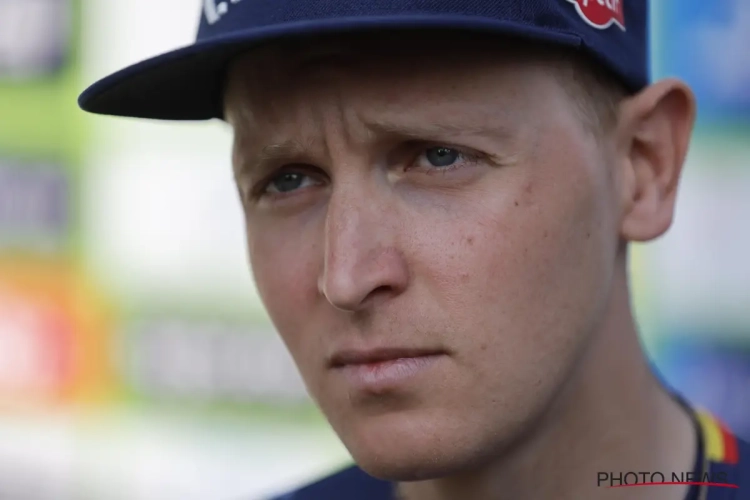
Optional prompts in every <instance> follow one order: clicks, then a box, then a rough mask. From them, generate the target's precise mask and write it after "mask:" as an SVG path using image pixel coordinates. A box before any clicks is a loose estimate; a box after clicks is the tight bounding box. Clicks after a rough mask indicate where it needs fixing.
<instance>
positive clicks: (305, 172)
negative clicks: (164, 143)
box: [228, 50, 618, 480]
mask: <svg viewBox="0 0 750 500" xmlns="http://www.w3.org/2000/svg"><path fill="white" fill-rule="evenodd" d="M315 61H316V62H315V63H311V62H306V60H302V59H300V60H297V59H295V57H292V56H288V57H286V58H285V59H283V60H274V61H270V60H266V59H263V57H261V56H255V57H252V58H248V59H245V60H243V61H242V62H240V63H239V64H238V65H237V66H236V67H235V69H234V71H233V72H232V74H231V78H230V85H229V91H228V92H229V96H230V97H229V100H228V102H229V103H230V104H229V111H230V112H229V117H230V118H229V121H230V122H231V123H232V125H233V127H234V129H235V134H236V136H235V149H234V165H235V169H236V176H237V183H238V188H239V191H240V193H241V196H242V203H243V206H244V211H245V217H246V222H247V237H248V244H249V254H250V261H251V264H252V269H253V272H254V275H255V279H256V283H257V286H258V289H259V292H260V295H261V297H262V299H263V301H264V303H265V305H266V307H267V309H268V312H269V314H270V317H271V319H272V320H273V322H274V325H275V327H276V328H277V329H278V332H279V333H280V335H281V336H282V338H283V340H284V342H285V344H286V345H287V347H288V349H289V351H290V352H291V354H292V356H293V358H294V360H295V362H296V364H297V366H298V367H299V370H300V372H301V374H302V377H303V378H304V380H305V383H306V385H307V387H308V390H309V392H310V394H311V395H312V397H313V398H314V399H315V401H316V402H317V403H318V404H319V405H320V408H321V409H322V411H323V412H324V413H325V415H326V416H327V418H328V419H329V421H330V423H331V425H332V426H333V428H334V430H335V431H336V432H337V433H338V435H339V436H340V438H341V439H342V441H343V443H344V444H345V446H346V447H347V448H348V449H349V451H350V452H351V453H352V456H353V457H354V459H355V460H356V461H357V462H358V463H359V465H360V466H362V467H363V468H364V469H365V470H367V471H368V472H370V473H371V474H374V475H377V476H380V477H387V478H390V479H399V480H405V479H418V478H425V477H430V476H434V475H439V474H447V473H450V472H454V471H457V470H461V469H462V468H465V467H467V466H469V465H470V464H476V463H478V462H479V461H481V460H483V459H485V458H488V457H489V455H490V454H491V453H495V452H496V451H497V450H502V449H503V448H504V447H507V446H508V445H509V444H510V443H511V441H512V440H513V439H514V438H516V437H517V436H518V435H519V434H520V433H522V432H523V430H524V429H525V426H526V425H528V423H529V422H533V421H534V419H535V418H537V417H538V416H539V415H540V414H541V413H542V412H543V411H544V409H545V408H546V407H547V406H548V405H549V404H550V402H551V401H552V399H553V398H554V396H555V395H556V394H557V393H558V392H559V391H560V389H561V388H562V386H563V383H564V382H565V380H566V378H567V377H568V376H569V374H570V372H571V370H572V367H573V365H574V363H575V361H576V359H577V358H578V357H579V355H580V354H581V352H582V350H583V349H584V347H585V346H586V344H587V342H588V337H589V336H590V333H591V332H592V330H594V329H595V328H596V326H597V322H598V321H599V320H600V319H601V316H602V315H603V310H604V308H605V307H606V303H607V300H608V296H609V289H610V285H611V281H612V275H613V269H614V263H615V259H616V256H617V247H618V231H617V221H616V210H615V208H616V207H615V202H614V201H613V199H614V198H616V196H615V195H614V194H613V193H614V186H613V182H612V178H611V177H612V176H611V173H610V172H611V170H610V169H609V168H608V165H607V161H608V159H607V158H608V151H609V149H610V147H609V145H608V144H607V143H606V141H604V140H603V139H601V138H597V137H595V136H594V135H593V134H591V133H590V132H589V131H587V129H586V127H585V126H584V125H583V122H582V119H581V118H580V113H579V112H578V111H577V108H576V105H575V103H574V102H573V101H572V99H571V97H570V96H569V94H568V93H567V92H566V91H565V90H564V89H563V87H562V86H561V85H560V83H559V79H558V78H557V77H555V76H554V72H553V70H552V68H551V66H550V63H549V62H545V61H543V60H541V59H538V60H537V59H535V58H531V59H529V58H526V59H525V60H520V59H513V58H510V57H504V56H502V55H499V54H497V53H496V52H493V53H492V54H484V53H480V52H475V53H471V52H458V53H452V52H447V53H446V52H444V51H442V50H436V51H435V52H430V51H421V50H420V51H414V53H409V54H405V55H403V56H399V57H398V58H389V57H373V58H363V57H355V58H354V59H351V60H350V59H349V58H347V57H342V58H338V57H333V56H332V57H330V58H325V57H322V58H321V59H318V60H315ZM271 68H272V69H273V71H269V69H271ZM380 348H393V349H408V350H414V353H433V354H434V355H433V356H430V357H426V358H420V359H418V360H413V362H407V363H401V364H398V363H397V364H395V365H393V364H391V365H374V364H371V365H365V366H358V367H357V366H354V365H348V366H340V365H341V364H342V363H345V362H346V361H347V359H348V361H349V362H354V361H355V359H354V358H346V356H343V357H342V356H341V353H342V352H347V351H349V352H352V351H353V352H359V353H365V354H367V353H372V351H373V350H377V349H380ZM360 361H362V359H360Z"/></svg>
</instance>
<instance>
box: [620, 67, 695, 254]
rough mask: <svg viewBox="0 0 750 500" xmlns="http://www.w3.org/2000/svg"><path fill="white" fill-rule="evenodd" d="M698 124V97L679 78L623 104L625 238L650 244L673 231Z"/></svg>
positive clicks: (653, 87) (621, 136)
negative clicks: (680, 187)
mask: <svg viewBox="0 0 750 500" xmlns="http://www.w3.org/2000/svg"><path fill="white" fill-rule="evenodd" d="M694 121H695V98H694V95H693V93H692V91H691V90H690V88H688V87H687V86H686V85H685V84H684V83H682V82H680V81H678V80H674V79H668V80H662V81H660V82H657V83H655V84H653V85H651V86H649V87H647V88H646V89H644V90H643V91H642V92H641V93H639V94H637V95H635V96H633V97H632V98H630V99H628V100H627V101H626V102H624V103H623V105H622V108H621V115H620V123H619V128H618V136H619V141H618V142H619V144H620V151H621V153H622V154H621V155H620V159H621V167H622V172H621V175H620V179H621V182H620V183H619V184H620V185H619V189H620V195H621V198H622V202H623V203H622V220H621V227H620V231H621V236H622V238H623V239H625V240H628V241H649V240H652V239H654V238H657V237H659V236H661V235H662V234H664V232H666V231H667V229H669V226H670V225H671V224H672V218H673V215H674V206H675V201H676V196H677V186H678V184H679V180H680V175H681V173H682V166H683V163H684V162H685V158H686V156H687V151H688V146H689V144H690V136H691V134H692V131H693V124H694Z"/></svg>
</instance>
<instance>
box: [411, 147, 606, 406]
mask: <svg viewBox="0 0 750 500" xmlns="http://www.w3.org/2000/svg"><path fill="white" fill-rule="evenodd" d="M551 158H555V159H556V158H558V157H557V156H552V157H551ZM562 158H569V159H568V160H565V161H563V162H560V161H556V160H554V161H553V160H550V161H549V162H546V163H545V162H544V161H542V160H543V159H542V158H540V159H538V162H537V163H538V164H535V165H530V166H528V167H524V168H523V169H519V170H518V173H513V174H510V173H509V174H508V175H503V176H500V175H498V177H497V179H498V180H501V181H502V182H498V183H495V182H490V183H488V186H490V187H491V188H489V189H486V190H482V192H476V193H473V195H472V196H471V200H470V201H467V200H461V202H460V203H459V202H456V204H455V206H454V207H451V210H450V212H451V214H452V215H451V216H450V217H449V218H447V217H444V218H435V219H433V220H430V221H428V223H425V222H426V221H424V220H422V221H419V222H417V221H412V223H411V227H414V228H421V230H419V232H417V233H416V234H415V235H414V240H415V241H421V242H426V243H427V244H420V245H419V246H417V247H415V248H416V250H415V251H416V252H418V254H419V255H420V257H418V258H415V259H413V262H418V263H422V264H423V265H424V267H423V268H422V269H420V270H417V271H416V272H415V273H414V274H415V276H418V277H421V279H422V280H423V283H422V285H423V287H424V289H425V290H428V291H429V292H428V294H426V295H425V296H426V297H428V298H429V300H431V301H433V302H435V306H436V310H437V311H441V312H442V316H443V317H444V318H446V322H447V323H448V325H447V326H448V327H447V329H446V331H447V332H451V333H450V335H453V338H452V339H451V342H452V344H453V345H456V346H457V350H458V351H460V352H461V353H462V355H460V356H459V358H461V356H463V361H464V362H465V363H466V366H467V367H472V368H471V369H470V370H467V373H472V376H474V377H476V379H477V380H476V381H477V382H481V383H478V384H477V385H476V386H477V387H485V388H486V389H488V390H491V391H494V393H495V394H504V395H506V396H507V397H508V398H509V400H512V398H514V397H518V396H517V395H515V393H514V392H513V387H515V388H517V389H519V390H524V388H528V387H529V385H530V384H533V383H535V380H538V379H541V378H547V379H549V380H551V379H554V378H555V376H554V374H555V373H559V372H561V371H563V370H565V369H566V368H568V367H569V365H570V363H571V362H572V361H571V360H572V359H573V357H574V353H575V351H576V349H577V348H578V347H580V345H581V343H582V342H583V339H584V337H585V336H586V333H587V332H588V331H590V329H591V328H592V325H593V321H595V319H596V317H597V315H598V314H599V313H600V311H601V309H602V307H603V303H604V301H605V300H606V296H607V294H606V291H607V287H608V283H609V279H610V278H609V276H610V274H611V266H612V261H611V260H610V259H611V258H612V256H613V254H614V245H610V244H609V238H608V233H607V224H606V223H605V222H606V207H605V206H604V204H603V197H604V196H603V194H602V186H601V185H600V181H599V177H598V176H597V175H595V174H592V173H591V172H592V169H590V168H589V166H592V167H593V165H588V163H589V160H588V159H585V158H582V157H581V156H580V154H579V155H578V156H575V155H573V154H572V152H568V153H567V156H562ZM478 200H481V201H478ZM545 376H546V377H545ZM532 379H535V380H532ZM488 380H489V381H495V382H492V383H490V384H489V385H493V384H500V385H501V386H502V390H498V389H499V388H498V387H497V386H495V385H493V387H488V383H487V381H488Z"/></svg>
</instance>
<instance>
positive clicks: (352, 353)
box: [328, 348, 446, 368]
mask: <svg viewBox="0 0 750 500" xmlns="http://www.w3.org/2000/svg"><path fill="white" fill-rule="evenodd" d="M441 354H446V352H445V351H441V350H437V349H409V348H378V349H370V350H357V349H345V350H341V351H337V352H336V353H335V354H334V355H333V356H331V359H330V361H329V363H328V364H329V367H330V368H343V367H345V366H357V365H377V364H381V363H386V362H388V361H396V360H405V359H415V358H424V357H428V356H439V355H441Z"/></svg>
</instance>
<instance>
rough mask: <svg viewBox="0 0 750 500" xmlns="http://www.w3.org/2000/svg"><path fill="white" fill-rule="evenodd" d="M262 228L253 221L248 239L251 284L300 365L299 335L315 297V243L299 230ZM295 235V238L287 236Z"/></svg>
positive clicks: (302, 348) (300, 345)
mask: <svg viewBox="0 0 750 500" xmlns="http://www.w3.org/2000/svg"><path fill="white" fill-rule="evenodd" d="M263 227H265V226H264V224H262V223H255V222H253V223H252V228H253V229H254V230H255V232H256V233H257V235H256V236H248V252H249V257H250V265H251V268H252V271H253V276H254V278H255V284H256V287H257V288H258V293H259V295H260V298H261V300H262V301H263V304H264V306H265V307H266V310H267V312H268V315H269V317H270V318H271V321H272V322H273V324H274V327H275V328H276V330H277V331H278V332H279V334H280V335H281V337H282V340H283V341H284V343H285V344H286V346H287V348H288V349H289V351H290V353H291V355H292V357H294V359H295V361H297V362H298V363H301V364H302V365H304V359H301V354H302V353H304V352H306V346H303V345H302V342H303V341H304V340H305V336H303V335H301V333H302V332H303V330H304V328H303V325H304V323H305V322H306V320H307V319H308V318H310V317H311V312H312V307H313V303H314V301H315V300H316V297H317V281H316V277H317V267H316V266H317V264H316V255H317V252H316V248H317V247H316V245H315V244H314V241H315V240H310V239H309V238H305V236H304V233H302V232H300V231H299V230H297V231H292V230H281V229H279V228H274V229H273V230H269V231H265V232H264V231H263V229H262V228H263ZM248 234H250V232H248ZM295 234H296V235H298V236H296V237H295V236H290V235H295ZM308 340H309V336H308ZM307 352H309V350H307Z"/></svg>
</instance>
